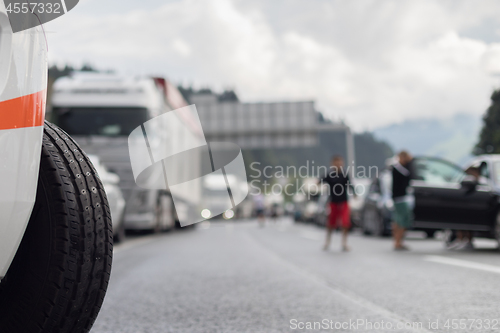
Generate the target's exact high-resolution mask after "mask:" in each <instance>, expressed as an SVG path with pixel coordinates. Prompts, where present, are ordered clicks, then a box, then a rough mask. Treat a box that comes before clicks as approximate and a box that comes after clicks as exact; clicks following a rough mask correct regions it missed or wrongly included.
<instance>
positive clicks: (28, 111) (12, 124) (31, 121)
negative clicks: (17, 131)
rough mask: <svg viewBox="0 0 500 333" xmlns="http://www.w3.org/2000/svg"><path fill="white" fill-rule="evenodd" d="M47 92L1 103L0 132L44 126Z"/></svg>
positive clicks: (43, 91)
mask: <svg viewBox="0 0 500 333" xmlns="http://www.w3.org/2000/svg"><path fill="white" fill-rule="evenodd" d="M46 99H47V91H46V90H42V91H39V92H37V93H34V94H30V95H26V96H21V97H18V98H14V99H9V100H6V101H3V102H0V130H5V129H12V128H23V127H34V126H42V125H43V120H44V118H45V102H46Z"/></svg>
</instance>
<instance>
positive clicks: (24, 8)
mask: <svg viewBox="0 0 500 333" xmlns="http://www.w3.org/2000/svg"><path fill="white" fill-rule="evenodd" d="M6 11H7V13H9V14H10V13H14V14H19V13H23V14H27V13H32V14H44V13H46V14H61V4H60V3H50V2H47V3H43V2H39V3H36V2H32V3H29V4H28V3H26V2H23V3H18V2H14V3H9V4H8V6H7V8H6Z"/></svg>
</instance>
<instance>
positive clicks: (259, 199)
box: [253, 193, 266, 227]
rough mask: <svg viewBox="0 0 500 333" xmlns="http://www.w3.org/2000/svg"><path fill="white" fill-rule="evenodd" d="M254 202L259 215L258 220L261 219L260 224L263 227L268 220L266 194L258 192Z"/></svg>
mask: <svg viewBox="0 0 500 333" xmlns="http://www.w3.org/2000/svg"><path fill="white" fill-rule="evenodd" d="M253 203H254V209H255V215H257V221H259V225H260V226H261V227H263V226H264V223H265V222H266V217H265V215H264V214H265V208H266V207H265V200H264V195H263V194H262V193H257V194H256V195H254V198H253Z"/></svg>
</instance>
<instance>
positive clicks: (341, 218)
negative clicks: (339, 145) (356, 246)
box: [321, 155, 352, 251]
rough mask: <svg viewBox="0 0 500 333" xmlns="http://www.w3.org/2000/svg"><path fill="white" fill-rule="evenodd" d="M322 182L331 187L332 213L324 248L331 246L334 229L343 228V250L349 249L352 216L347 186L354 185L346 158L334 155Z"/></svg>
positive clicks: (327, 226) (328, 222)
mask: <svg viewBox="0 0 500 333" xmlns="http://www.w3.org/2000/svg"><path fill="white" fill-rule="evenodd" d="M321 183H326V184H328V185H329V189H330V203H329V206H330V214H329V216H328V221H327V224H326V241H325V246H324V247H323V250H325V251H326V250H328V248H329V247H330V240H331V237H332V232H333V230H334V229H337V228H338V227H339V222H340V227H341V228H342V251H349V247H348V246H347V235H348V234H349V229H350V228H351V216H350V210H349V205H348V202H347V188H348V187H349V186H351V187H352V184H351V183H350V181H349V176H348V175H347V172H346V170H344V159H343V158H342V157H341V156H338V155H337V156H334V157H333V158H332V166H331V169H330V172H329V173H328V174H327V175H326V177H325V178H323V179H322V180H321Z"/></svg>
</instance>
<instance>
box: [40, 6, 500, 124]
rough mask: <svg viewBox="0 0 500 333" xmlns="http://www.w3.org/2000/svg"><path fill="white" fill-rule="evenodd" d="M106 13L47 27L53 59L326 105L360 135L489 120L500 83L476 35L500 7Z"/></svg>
mask: <svg viewBox="0 0 500 333" xmlns="http://www.w3.org/2000/svg"><path fill="white" fill-rule="evenodd" d="M110 2H113V1H111V0H110ZM115 3H116V4H119V2H118V1H116V0H115ZM125 3H126V4H128V5H130V3H129V2H128V1H125ZM96 6H98V4H97V2H96V1H95V0H87V1H82V2H81V3H80V4H79V7H81V14H79V12H78V11H79V7H76V8H75V9H74V10H73V11H71V12H70V13H68V14H67V15H65V16H64V17H62V18H60V19H57V20H55V21H53V22H50V23H49V24H48V25H47V26H48V29H49V30H52V31H55V32H56V33H53V34H49V37H48V39H49V50H50V56H51V59H52V60H53V61H58V62H62V61H71V62H73V63H81V62H83V61H91V62H92V63H93V64H95V65H96V66H98V67H103V68H116V69H118V70H120V71H124V72H127V73H142V74H145V73H152V74H158V73H163V74H166V75H167V76H168V77H170V78H171V79H174V80H179V81H183V82H191V83H198V84H202V85H213V86H215V87H227V86H230V87H234V88H236V89H237V91H238V93H239V95H240V97H241V98H242V99H245V100H261V99H266V100H280V99H293V100H297V99H315V100H316V101H317V105H318V107H319V108H320V110H321V111H324V112H325V113H326V114H328V115H330V116H331V117H342V118H345V119H346V120H347V121H348V122H349V123H350V124H351V125H353V127H354V128H356V129H365V128H373V127H375V126H380V125H384V124H388V123H392V122H397V121H402V120H404V119H409V118H410V119H411V118H419V117H445V116H449V115H452V114H455V113H458V112H460V113H463V112H466V113H475V114H479V113H481V112H483V111H484V109H485V108H486V106H487V104H488V97H489V95H490V94H491V89H492V88H493V86H494V84H495V83H498V82H497V81H496V80H497V79H495V78H494V77H493V76H492V75H491V74H492V72H499V71H500V60H499V58H500V43H494V42H488V41H484V40H481V39H480V38H473V37H467V31H469V30H470V29H472V28H474V29H476V28H477V27H479V28H477V29H479V30H477V29H476V30H477V31H479V32H477V31H476V34H477V33H479V34H480V33H482V31H483V30H485V29H483V30H481V29H480V28H481V24H482V22H484V21H485V20H488V19H495V16H494V15H495V13H498V12H499V10H500V4H499V3H497V2H495V1H482V2H481V3H478V2H476V1H468V0H463V1H437V0H436V1H431V0H424V1H412V2H410V1H392V0H387V1H363V2H358V1H334V2H331V1H324V0H310V1H297V0H287V1H273V2H269V1H267V0H257V1H251V2H248V1H242V0H181V1H171V2H168V3H166V4H165V3H163V2H162V1H159V2H158V4H157V5H156V6H155V8H153V9H151V8H150V9H137V10H128V11H126V12H125V13H120V14H116V13H115V14H114V13H113V12H110V13H109V14H103V13H102V12H101V13H100V15H98V16H95V15H90V14H87V13H89V12H91V11H90V9H91V8H93V7H96ZM125 7H126V6H125ZM125 7H123V8H125ZM137 8H139V5H137ZM497 29H498V27H497ZM499 40H500V39H499Z"/></svg>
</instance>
